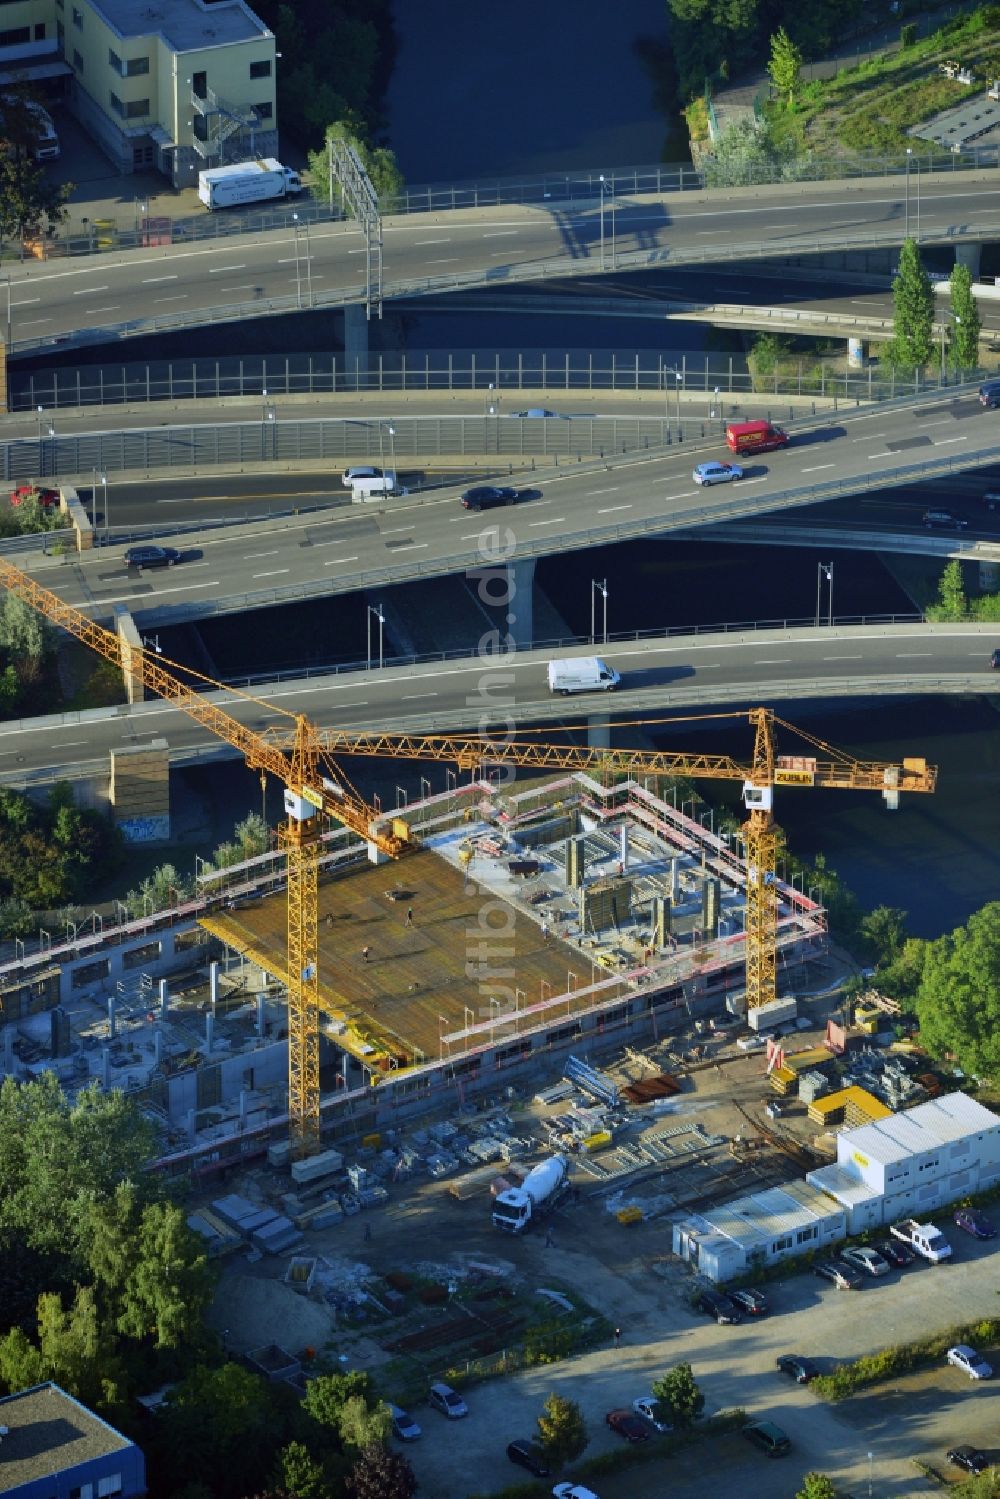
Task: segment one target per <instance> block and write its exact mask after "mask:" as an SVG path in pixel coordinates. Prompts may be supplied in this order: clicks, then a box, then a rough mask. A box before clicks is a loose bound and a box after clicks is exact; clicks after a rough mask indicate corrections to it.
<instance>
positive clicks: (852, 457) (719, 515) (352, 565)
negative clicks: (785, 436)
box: [24, 393, 1000, 628]
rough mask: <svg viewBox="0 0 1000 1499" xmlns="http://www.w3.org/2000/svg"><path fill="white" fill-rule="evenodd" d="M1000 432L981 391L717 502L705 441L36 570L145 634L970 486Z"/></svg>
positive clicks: (832, 448)
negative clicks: (876, 497) (309, 600)
mask: <svg viewBox="0 0 1000 1499" xmlns="http://www.w3.org/2000/svg"><path fill="white" fill-rule="evenodd" d="M998 432H1000V426H998V417H997V416H996V414H995V413H993V412H987V411H984V410H983V408H982V407H980V405H979V403H978V400H977V397H976V396H975V394H974V393H973V394H955V395H951V394H949V393H944V394H942V395H941V396H937V395H935V396H934V397H932V398H929V399H927V400H926V401H923V402H920V403H918V404H916V405H902V406H898V407H894V408H885V407H882V408H878V409H875V410H872V409H868V410H864V411H859V412H854V413H851V414H850V415H848V416H846V417H844V418H842V419H841V418H833V419H830V418H822V419H819V420H818V421H817V423H816V425H815V426H814V427H809V428H804V429H803V430H801V431H800V432H799V433H798V434H797V435H795V436H794V440H793V444H792V446H791V448H789V449H787V450H785V451H783V452H776V453H767V454H765V455H763V457H762V459H761V460H760V461H758V462H747V463H746V464H745V477H744V479H743V481H742V482H741V483H730V484H722V485H715V486H713V487H712V488H711V489H708V490H706V489H704V488H701V487H699V486H698V485H696V484H695V483H694V482H693V480H692V477H691V472H692V464H694V463H697V462H699V461H701V460H703V459H705V458H708V457H719V458H725V457H727V456H729V455H728V453H727V450H726V449H725V447H724V446H723V445H722V444H720V443H718V441H716V442H712V443H709V442H708V441H707V440H706V441H704V442H699V443H685V444H684V445H683V448H681V447H679V446H677V447H675V448H674V449H673V450H672V451H671V452H670V454H669V455H668V456H666V457H663V456H657V457H655V458H648V459H647V458H636V459H629V460H627V461H625V460H622V461H621V462H620V464H619V466H613V465H612V464H611V463H607V464H604V465H598V464H597V463H594V462H591V463H589V464H578V465H575V466H573V467H571V466H570V465H569V464H564V465H562V466H561V467H560V469H559V471H558V472H557V473H552V472H550V473H548V474H547V475H545V476H540V477H539V480H538V485H537V487H536V488H534V489H531V490H528V491H527V492H526V495H525V498H524V499H523V501H522V502H521V503H518V504H517V505H515V506H509V507H504V508H503V509H501V510H494V511H490V512H485V513H483V514H481V515H476V514H474V513H471V512H469V511H466V510H464V509H463V508H462V507H461V505H460V504H459V503H458V499H457V495H456V494H455V492H451V493H447V492H446V493H442V494H437V493H432V494H431V495H428V496H425V497H423V498H419V499H418V498H413V497H408V498H402V499H398V500H389V501H385V500H382V501H378V502H376V503H374V504H366V505H352V506H351V508H350V512H349V513H346V514H339V513H332V514H331V513H329V512H326V513H319V514H316V515H300V516H296V517H290V518H287V519H284V520H275V521H273V522H265V523H262V524H260V525H255V526H253V527H252V528H250V529H247V528H234V529H231V530H228V531H218V532H212V531H205V532H201V533H199V534H196V535H191V536H189V537H185V538H184V550H183V553H182V561H181V565H180V566H178V567H177V568H175V569H170V570H167V571H164V572H159V573H144V574H142V575H141V576H138V577H137V576H134V575H133V574H131V573H130V572H129V571H128V570H127V569H126V568H125V566H124V560H123V553H122V551H121V550H120V549H118V548H114V547H112V548H100V549H98V550H96V551H95V552H91V553H86V554H83V555H81V556H80V557H74V558H73V559H72V560H69V559H64V560H63V561H62V562H61V563H54V562H53V560H52V559H47V558H43V557H40V556H37V555H30V554H29V555H28V556H26V557H25V560H24V566H25V568H26V569H27V570H28V571H30V572H32V573H33V574H34V575H36V576H37V577H38V579H39V581H41V582H45V583H46V584H48V585H49V586H51V587H52V588H54V589H55V590H56V591H57V592H58V593H59V594H60V595H61V596H62V597H63V598H64V600H65V601H66V602H68V603H71V604H75V605H77V606H78V607H80V608H81V609H83V610H85V611H86V612H87V613H88V614H90V615H91V616H92V617H93V618H96V619H107V618H108V617H109V616H110V613H111V611H112V609H113V607H114V606H115V605H116V604H125V605H126V606H127V607H128V608H129V609H130V610H131V611H132V612H133V614H134V615H135V617H136V619H137V620H138V621H139V623H140V625H141V626H142V627H143V628H146V627H150V626H153V625H157V626H159V625H167V624H173V623H178V622H180V621H181V620H184V619H191V618H196V617H199V616H200V615H204V614H205V613H208V612H223V611H225V610H230V611H231V610H244V609H252V608H255V607H266V606H267V605H269V604H278V603H283V602H287V601H288V600H289V599H291V598H295V597H302V596H305V595H309V596H322V595H329V594H334V593H351V592H355V591H356V590H358V589H361V588H366V587H373V586H385V585H387V584H390V583H398V582H404V581H406V580H407V579H410V578H417V577H423V578H432V577H440V576H443V575H445V574H448V573H454V572H462V571H468V570H469V569H477V568H480V569H481V568H483V567H489V566H495V565H496V564H497V563H498V561H504V560H507V561H516V560H520V559H527V558H531V557H538V556H546V555H549V554H552V553H557V552H561V551H565V550H571V549H572V550H578V549H581V548H586V547H590V546H594V545H596V544H598V543H608V542H614V541H623V540H627V539H632V538H636V537H641V536H643V535H650V534H657V535H662V534H664V533H666V532H669V531H672V530H678V529H691V528H692V527H696V526H705V525H711V524H714V523H717V522H721V521H733V520H741V519H747V518H748V517H750V516H756V515H761V514H766V513H767V512H769V511H770V512H775V511H779V510H785V509H788V510H791V509H794V508H797V507H801V506H807V505H812V504H814V503H816V501H817V500H826V499H831V498H836V497H838V496H841V497H842V496H843V495H845V494H853V493H856V492H863V491H866V490H875V489H878V488H879V487H881V486H883V485H886V484H888V485H890V486H891V485H892V484H893V483H894V482H896V483H903V482H906V483H912V482H913V470H914V469H917V470H919V469H920V467H921V466H922V465H924V464H926V465H932V464H942V463H943V464H945V465H947V466H948V467H949V470H950V467H951V465H952V464H953V465H954V468H955V472H960V471H961V470H962V468H965V467H976V466H978V465H986V464H990V463H995V462H996V460H997V456H998V451H1000V449H998V445H997V436H998ZM984 487H985V486H984ZM528 495H530V496H531V497H530V498H528V497H527V496H528ZM991 524H992V518H987V517H986V516H985V514H984V516H983V518H982V526H983V527H984V528H985V529H984V530H983V534H982V537H981V538H980V539H981V542H982V544H983V545H985V546H986V550H985V551H983V550H982V546H981V548H980V555H986V556H989V555H991V554H992V549H991V548H990V547H989V541H990V538H991V536H992V534H993V533H992V532H991V530H990V525H991ZM964 536H965V538H967V540H968V543H969V544H971V543H973V542H974V541H975V540H976V536H975V535H974V534H973V533H972V532H971V531H969V532H965V533H964ZM942 537H943V538H946V540H945V542H944V543H942V544H941V546H940V550H941V552H942V553H943V554H944V555H947V554H948V553H949V552H950V550H951V549H952V547H953V545H954V541H953V538H952V537H951V536H950V534H949V533H946V532H935V533H933V538H942ZM933 538H932V539H931V541H930V544H931V545H934V540H933Z"/></svg>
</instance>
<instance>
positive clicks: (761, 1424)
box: [743, 1421, 792, 1457]
mask: <svg viewBox="0 0 1000 1499" xmlns="http://www.w3.org/2000/svg"><path fill="white" fill-rule="evenodd" d="M743 1435H744V1436H745V1437H746V1439H747V1441H748V1442H753V1444H754V1446H755V1447H759V1448H760V1450H761V1452H766V1453H767V1455H768V1457H784V1456H785V1454H786V1453H787V1452H789V1451H790V1450H791V1446H792V1444H791V1442H790V1441H789V1440H788V1436H787V1434H786V1433H785V1432H783V1431H782V1429H781V1427H780V1426H776V1425H775V1424H774V1422H773V1421H751V1423H750V1425H749V1426H744V1428H743Z"/></svg>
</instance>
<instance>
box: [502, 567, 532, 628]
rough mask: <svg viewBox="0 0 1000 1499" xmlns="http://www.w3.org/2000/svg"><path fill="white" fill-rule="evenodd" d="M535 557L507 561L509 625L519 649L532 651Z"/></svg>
mask: <svg viewBox="0 0 1000 1499" xmlns="http://www.w3.org/2000/svg"><path fill="white" fill-rule="evenodd" d="M534 597H535V559H534V557H527V558H525V559H523V560H522V561H520V562H508V563H507V627H508V629H509V631H510V634H511V637H512V639H513V641H514V644H515V645H516V646H517V648H518V650H521V651H530V650H531V646H532V642H533V640H534V632H535V604H534Z"/></svg>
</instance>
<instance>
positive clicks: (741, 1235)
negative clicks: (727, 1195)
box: [673, 1182, 846, 1281]
mask: <svg viewBox="0 0 1000 1499" xmlns="http://www.w3.org/2000/svg"><path fill="white" fill-rule="evenodd" d="M845 1232H846V1228H845V1216H844V1210H843V1208H841V1207H840V1206H839V1205H838V1204H837V1203H835V1202H834V1201H833V1200H832V1199H831V1198H830V1197H829V1196H828V1195H827V1194H826V1193H823V1192H818V1191H816V1190H815V1188H813V1187H810V1186H808V1185H807V1184H806V1183H805V1182H789V1183H788V1184H787V1185H786V1186H783V1187H771V1188H769V1189H768V1190H767V1191H765V1192H752V1193H750V1195H749V1196H747V1197H737V1198H735V1199H734V1200H733V1201H732V1202H726V1203H723V1205H722V1206H721V1207H718V1208H712V1209H711V1210H710V1211H709V1212H706V1213H697V1214H692V1215H690V1216H689V1217H687V1218H684V1219H682V1220H680V1221H678V1222H676V1223H675V1224H674V1232H673V1251H674V1253H675V1254H677V1255H680V1257H681V1258H682V1259H685V1260H687V1261H688V1263H689V1264H690V1265H692V1266H694V1268H695V1269H697V1270H699V1271H700V1272H701V1274H702V1275H704V1276H706V1277H707V1278H708V1279H709V1280H714V1281H726V1280H733V1279H734V1278H735V1277H736V1276H738V1275H743V1274H744V1273H745V1272H746V1271H747V1270H751V1269H753V1267H754V1266H755V1265H773V1264H775V1263H776V1262H777V1261H778V1260H783V1259H790V1258H791V1257H792V1256H793V1255H796V1254H807V1253H808V1252H809V1251H810V1250H814V1249H822V1248H823V1247H824V1246H825V1245H827V1244H834V1243H836V1241H837V1240H838V1239H842V1238H843V1237H844V1234H845Z"/></svg>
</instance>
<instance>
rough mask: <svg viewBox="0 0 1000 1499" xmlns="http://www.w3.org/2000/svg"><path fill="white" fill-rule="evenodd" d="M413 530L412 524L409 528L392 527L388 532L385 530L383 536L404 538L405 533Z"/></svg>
mask: <svg viewBox="0 0 1000 1499" xmlns="http://www.w3.org/2000/svg"><path fill="white" fill-rule="evenodd" d="M412 530H413V526H412V524H411V525H409V526H390V527H388V528H387V529H386V530H384V531H383V532H382V535H383V536H402V534H403V532H404V531H412Z"/></svg>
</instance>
